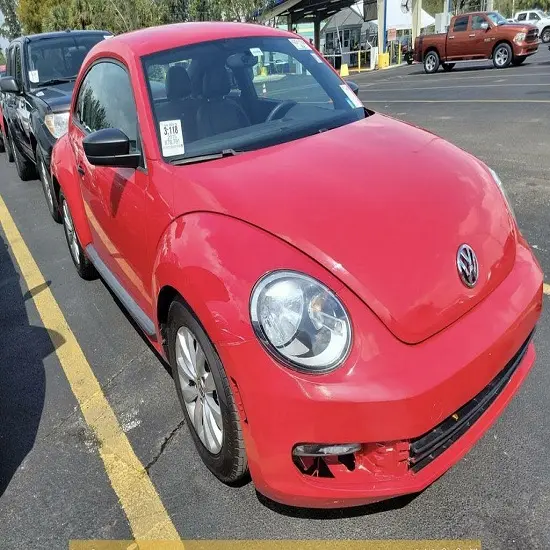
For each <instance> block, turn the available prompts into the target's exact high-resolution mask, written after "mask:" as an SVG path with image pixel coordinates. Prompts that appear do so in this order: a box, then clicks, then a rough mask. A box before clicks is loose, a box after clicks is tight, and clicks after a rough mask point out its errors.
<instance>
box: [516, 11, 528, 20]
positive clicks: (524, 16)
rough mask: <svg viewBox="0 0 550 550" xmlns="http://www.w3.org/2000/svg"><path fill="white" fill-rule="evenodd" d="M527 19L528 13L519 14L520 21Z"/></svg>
mask: <svg viewBox="0 0 550 550" xmlns="http://www.w3.org/2000/svg"><path fill="white" fill-rule="evenodd" d="M526 19H527V14H526V13H520V14H519V15H518V21H525V20H526Z"/></svg>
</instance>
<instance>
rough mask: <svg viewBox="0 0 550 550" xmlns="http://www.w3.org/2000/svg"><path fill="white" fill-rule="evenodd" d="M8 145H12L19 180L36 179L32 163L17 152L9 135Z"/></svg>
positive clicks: (17, 149)
mask: <svg viewBox="0 0 550 550" xmlns="http://www.w3.org/2000/svg"><path fill="white" fill-rule="evenodd" d="M10 143H11V145H12V150H13V158H14V160H15V168H16V169H17V173H18V174H19V178H20V179H21V181H29V180H33V179H36V167H35V165H34V163H33V162H32V161H31V160H29V159H28V158H27V157H25V155H23V153H22V152H21V151H20V150H19V147H17V144H16V143H15V141H13V137H12V136H11V133H10Z"/></svg>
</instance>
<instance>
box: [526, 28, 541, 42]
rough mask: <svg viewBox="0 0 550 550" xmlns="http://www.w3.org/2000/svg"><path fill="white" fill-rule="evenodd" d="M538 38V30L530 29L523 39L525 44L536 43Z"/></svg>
mask: <svg viewBox="0 0 550 550" xmlns="http://www.w3.org/2000/svg"><path fill="white" fill-rule="evenodd" d="M538 38H539V31H538V29H531V30H530V31H529V32H528V33H527V36H526V38H525V41H526V42H536V41H537V40H538Z"/></svg>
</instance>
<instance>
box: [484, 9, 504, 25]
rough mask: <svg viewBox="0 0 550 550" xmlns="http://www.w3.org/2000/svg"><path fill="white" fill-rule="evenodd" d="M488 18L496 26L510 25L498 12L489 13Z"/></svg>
mask: <svg viewBox="0 0 550 550" xmlns="http://www.w3.org/2000/svg"><path fill="white" fill-rule="evenodd" d="M487 16H488V17H489V19H490V20H491V21H492V22H493V23H494V24H495V25H504V24H506V23H508V20H507V19H506V18H505V17H503V16H502V15H500V13H498V12H497V11H493V12H491V13H488V14H487Z"/></svg>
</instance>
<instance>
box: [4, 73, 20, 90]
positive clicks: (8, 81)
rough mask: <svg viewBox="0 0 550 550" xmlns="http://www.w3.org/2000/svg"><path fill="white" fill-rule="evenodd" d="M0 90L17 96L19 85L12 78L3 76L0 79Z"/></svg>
mask: <svg viewBox="0 0 550 550" xmlns="http://www.w3.org/2000/svg"><path fill="white" fill-rule="evenodd" d="M0 90H1V91H2V92H6V93H9V94H18V93H19V92H20V91H21V90H20V89H19V84H17V80H15V78H13V76H4V77H2V78H0Z"/></svg>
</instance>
